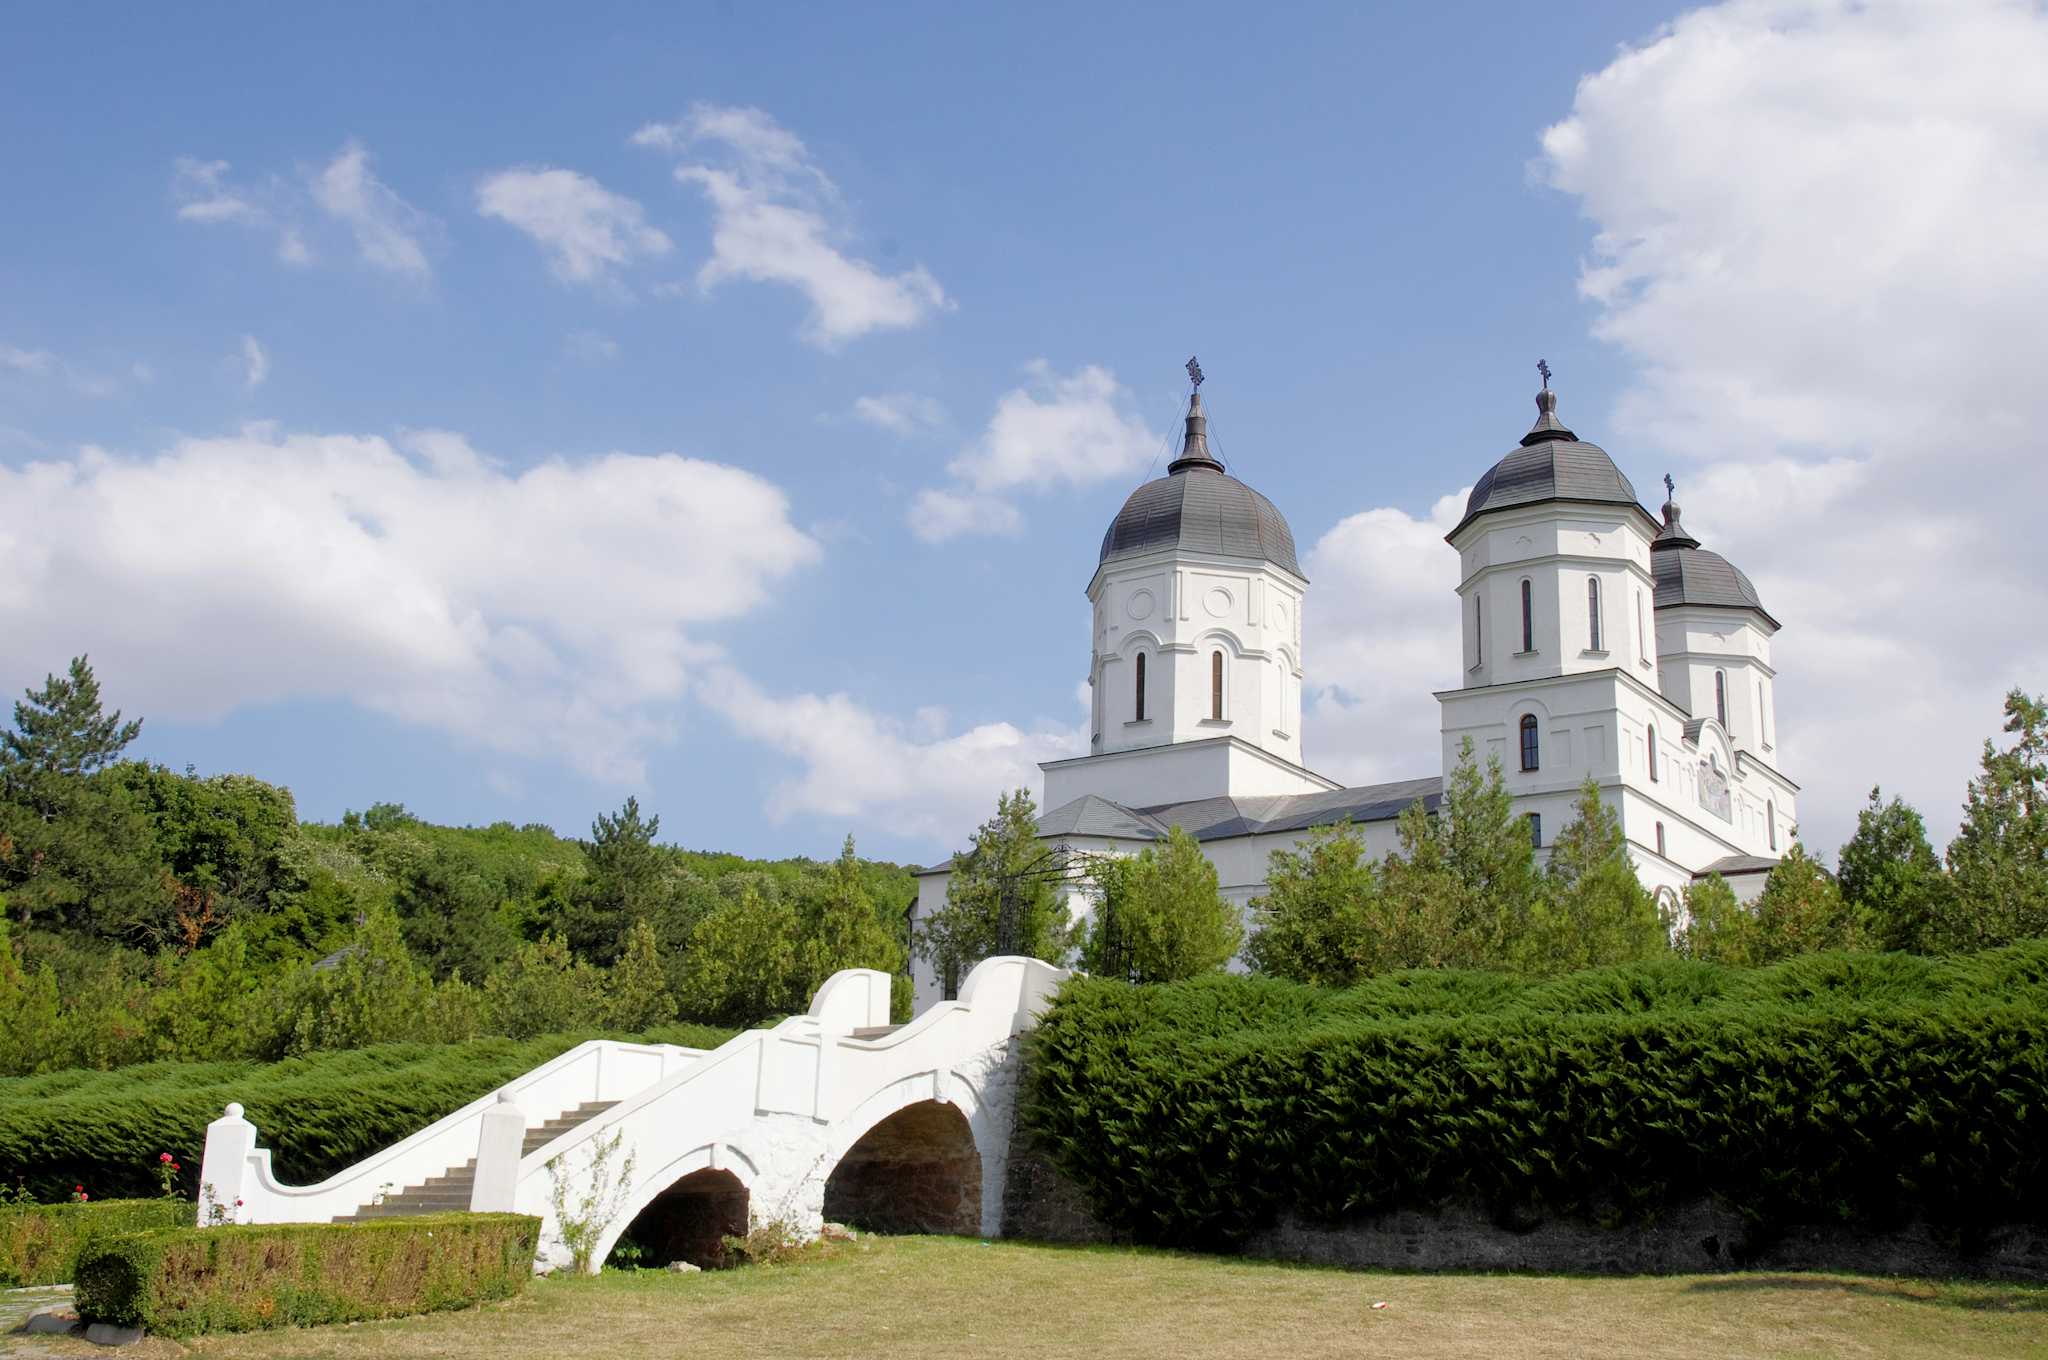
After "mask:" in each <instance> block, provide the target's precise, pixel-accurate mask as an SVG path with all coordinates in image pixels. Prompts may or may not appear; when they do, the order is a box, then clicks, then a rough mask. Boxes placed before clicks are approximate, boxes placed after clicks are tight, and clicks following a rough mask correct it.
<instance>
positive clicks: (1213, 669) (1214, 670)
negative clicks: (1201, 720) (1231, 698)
mask: <svg viewBox="0 0 2048 1360" xmlns="http://www.w3.org/2000/svg"><path fill="white" fill-rule="evenodd" d="M1224 670H1225V666H1224V664H1223V649H1222V648H1221V647H1218V648H1216V649H1215V650H1213V651H1211V652H1210V653H1209V721H1210V722H1225V721H1227V719H1225V718H1224V716H1223V713H1224V708H1223V673H1224Z"/></svg>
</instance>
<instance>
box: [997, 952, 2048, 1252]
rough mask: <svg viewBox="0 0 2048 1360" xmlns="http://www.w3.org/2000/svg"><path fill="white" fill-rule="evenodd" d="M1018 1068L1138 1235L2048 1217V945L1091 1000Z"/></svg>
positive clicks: (1049, 1127) (1077, 1003)
mask: <svg viewBox="0 0 2048 1360" xmlns="http://www.w3.org/2000/svg"><path fill="white" fill-rule="evenodd" d="M1031 1055H1032V1083H1031V1092H1030V1095H1029V1098H1028V1101H1027V1107H1026V1118H1027V1119H1028V1120H1029V1122H1030V1124H1031V1126H1032V1128H1033V1129H1034V1130H1035V1131H1036V1132H1037V1134H1038V1135H1039V1137H1040V1138H1041V1139H1042V1140H1044V1142H1045V1143H1046V1145H1047V1146H1048V1147H1049V1149H1050V1151H1051V1152H1052V1153H1053V1154H1054V1156H1055V1157H1056V1158H1057V1160H1058V1161H1059V1162H1060V1163H1061V1164H1062V1166H1063V1167H1064V1168H1065V1169H1066V1170H1067V1171H1068V1173H1069V1174H1071V1175H1072V1176H1073V1177H1074V1178H1075V1179H1076V1180H1077V1181H1079V1182H1080V1184H1081V1185H1082V1187H1083V1188H1084V1189H1085V1190H1086V1191H1087V1192H1088V1194H1089V1196H1090V1198H1091V1199H1092V1201H1093V1203H1094V1207H1095V1209H1096V1212H1097V1213H1098V1214H1099V1215H1100V1216H1101V1217H1102V1218H1103V1219H1104V1221H1106V1222H1108V1223H1110V1224H1112V1225H1113V1226H1115V1227H1117V1228H1119V1229H1121V1230H1123V1231H1124V1232H1127V1233H1129V1234H1131V1235H1132V1236H1134V1237H1136V1238H1138V1239H1140V1240H1144V1241H1152V1242H1160V1243H1168V1244H1176V1245H1189V1246H1212V1247H1216V1246H1220V1247H1228V1246H1231V1245H1233V1244H1235V1243H1238V1242H1240V1241H1242V1240H1243V1239H1244V1238H1245V1237H1246V1236H1247V1235H1249V1234H1251V1233H1253V1232H1256V1231H1258V1230H1259V1229H1261V1228H1263V1227H1266V1226H1268V1225H1271V1224H1272V1223H1274V1222H1275V1221H1277V1220H1278V1219H1279V1218H1280V1217H1281V1216H1282V1215H1283V1214H1291V1215H1295V1216H1298V1217H1301V1218H1304V1219H1308V1220H1311V1221H1320V1222H1328V1223H1334V1222H1341V1221H1343V1220H1345V1219H1348V1218H1353V1217H1357V1216H1362V1215H1367V1214H1373V1213H1378V1212H1382V1211H1387V1210H1393V1209H1402V1208H1416V1209H1431V1208H1440V1207H1444V1206H1447V1205H1451V1204H1468V1205H1477V1206H1481V1207H1484V1208H1486V1209H1488V1210H1490V1211H1491V1212H1492V1213H1493V1214H1494V1215H1495V1216H1496V1218H1497V1219H1498V1220H1499V1221H1501V1222H1503V1223H1507V1224H1520V1225H1527V1224H1531V1223H1534V1222H1537V1221H1541V1220H1543V1219H1545V1218H1551V1217H1566V1218H1577V1219H1581V1220H1587V1221H1592V1222H1597V1223H1608V1224H1612V1223H1617V1222H1622V1221H1646V1220H1651V1219H1654V1218H1655V1217H1656V1216H1657V1215H1658V1214H1659V1213H1660V1212H1661V1211H1662V1210H1664V1209H1666V1208H1669V1207H1671V1206H1675V1205H1680V1204H1686V1203H1691V1202H1697V1201H1699V1200H1701V1199H1706V1198H1713V1199H1718V1200H1720V1201H1722V1202H1724V1203H1726V1204H1728V1205H1730V1206H1732V1207H1734V1208H1736V1209H1737V1210H1739V1211H1740V1212H1742V1213H1743V1214H1744V1215H1745V1216H1746V1217H1747V1218H1748V1219H1749V1220H1750V1222H1751V1223H1752V1225H1753V1227H1755V1228H1756V1229H1757V1230H1759V1231H1760V1232H1768V1231H1770V1230H1771V1229H1772V1228H1774V1227H1778V1226H1784V1225H1789V1224H1794V1223H1850V1224H1862V1225H1869V1226H1873V1227H1881V1226H1896V1225H1898V1224H1901V1223H1903V1222H1905V1221H1908V1220H1911V1219H1915V1218H1920V1219H1924V1220H1926V1221H1928V1222H1930V1223H1933V1224H1935V1225H1937V1226H1940V1227H1943V1228H1946V1229H1949V1230H1952V1231H1954V1232H1955V1233H1956V1234H1957V1235H1958V1237H1959V1239H1960V1240H1962V1241H1964V1242H1967V1241H1968V1240H1969V1239H1970V1238H1971V1236H1972V1234H1973V1233H1975V1232H1977V1231H1979V1230H1982V1229H1985V1228H1988V1227H1991V1226H1993V1225H1997V1224H2004V1223H2014V1222H2025V1223H2048V1164H2044V1153H2048V943H2043V942H2034V943H2030V944H2027V945H2021V946H2014V947H2013V948H2010V949H2006V950H2000V951H1996V952H1994V953H1990V954H1985V955H1980V956H1977V957H1975V958H1970V959H1953V960H1926V959H1908V958H1905V957H1903V956H1871V955H1863V956H1857V955H1832V956H1815V957H1811V958H1806V959H1800V960H1796V961H1794V962H1791V963H1787V964H1782V965H1779V966H1777V967H1774V968H1767V969H1758V970H1738V969H1726V968H1716V967H1714V966H1712V965H1706V964H1698V963H1686V962H1683V961H1676V960H1673V961H1668V962H1658V963H1653V964H1644V965H1636V966H1625V967H1619V968H1606V969H1596V970H1592V971H1589V972H1586V973H1582V974H1577V975H1574V976H1571V977H1565V978H1560V979H1555V980H1551V981H1544V982H1535V981H1520V980H1516V979H1511V978H1504V977H1499V976H1487V975H1475V974H1456V973H1432V974H1417V973H1410V974H1400V975H1391V976H1388V977H1383V978H1378V979H1375V980H1373V981H1372V982H1370V983H1367V984H1366V985H1364V986H1362V987H1358V988H1355V989H1352V990H1350V991H1345V992H1337V991H1320V990H1318V989H1314V988H1308V987H1301V986H1297V985H1295V984H1291V983H1284V982H1277V981H1273V980H1269V979H1257V978H1224V977H1216V978H1208V979H1203V980H1201V981H1198V982H1192V983H1184V984H1178V985H1175V986H1170V987H1150V988H1145V987H1131V986H1127V985H1124V984H1120V983H1114V982H1108V981H1102V980H1095V979H1076V980H1074V981H1072V982H1069V983H1068V984H1067V985H1066V986H1065V987H1063V988H1062V989H1061V992H1060V994H1059V997H1058V998H1057V1000H1056V1001H1055V1002H1054V1004H1053V1006H1052V1007H1051V1009H1050V1010H1049V1012H1048V1013H1047V1015H1046V1016H1045V1017H1044V1019H1043V1021H1042V1022H1041V1023H1040V1025H1039V1027H1038V1029H1037V1030H1036V1032H1035V1033H1034V1035H1033V1037H1032V1040H1031Z"/></svg>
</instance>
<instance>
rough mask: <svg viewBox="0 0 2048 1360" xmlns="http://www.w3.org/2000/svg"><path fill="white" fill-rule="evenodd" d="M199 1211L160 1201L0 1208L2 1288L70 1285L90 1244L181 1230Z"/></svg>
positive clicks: (180, 1202)
mask: <svg viewBox="0 0 2048 1360" xmlns="http://www.w3.org/2000/svg"><path fill="white" fill-rule="evenodd" d="M195 1212H196V1210H194V1208H193V1207H192V1205H191V1203H190V1202H188V1201H184V1200H175V1199H163V1198H161V1197H159V1198H157V1199H114V1200H94V1201H91V1202H89V1203H85V1204H20V1205H12V1204H11V1205H7V1206H4V1207H0V1285H7V1286H18V1285H31V1284H67V1283H69V1282H70V1280H71V1272H72V1268H73V1267H74V1266H76V1265H77V1264H78V1254H79V1252H80V1251H81V1250H82V1249H83V1248H85V1247H86V1246H87V1245H88V1244H90V1243H93V1242H96V1241H99V1240H101V1239H103V1238H108V1237H114V1236H118V1235H119V1234H121V1233H132V1232H142V1231H144V1230H146V1229H150V1228H171V1227H181V1226H184V1225H186V1224H189V1223H191V1222H192V1218H193V1215H194V1213H195Z"/></svg>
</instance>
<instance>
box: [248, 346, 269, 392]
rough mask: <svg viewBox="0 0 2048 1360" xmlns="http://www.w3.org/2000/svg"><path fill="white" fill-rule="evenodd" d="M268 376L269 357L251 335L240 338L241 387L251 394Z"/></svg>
mask: <svg viewBox="0 0 2048 1360" xmlns="http://www.w3.org/2000/svg"><path fill="white" fill-rule="evenodd" d="M269 376H270V355H269V353H268V352H267V351H265V350H264V348H263V345H262V343H261V342H260V341H258V340H257V339H256V337H255V336H253V335H245V336H243V337H242V385H243V386H244V387H246V388H248V389H249V390H250V391H251V392H253V391H255V390H256V389H257V388H259V387H261V386H263V380H264V379H265V378H267V377H269Z"/></svg>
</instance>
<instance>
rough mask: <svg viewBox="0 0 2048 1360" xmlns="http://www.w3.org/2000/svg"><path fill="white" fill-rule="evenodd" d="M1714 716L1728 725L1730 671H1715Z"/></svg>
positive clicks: (1724, 724)
mask: <svg viewBox="0 0 2048 1360" xmlns="http://www.w3.org/2000/svg"><path fill="white" fill-rule="evenodd" d="M1714 716H1715V717H1716V718H1718V719H1719V720H1720V722H1721V726H1722V727H1723V728H1726V727H1727V726H1728V672H1726V671H1715V672H1714Z"/></svg>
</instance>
